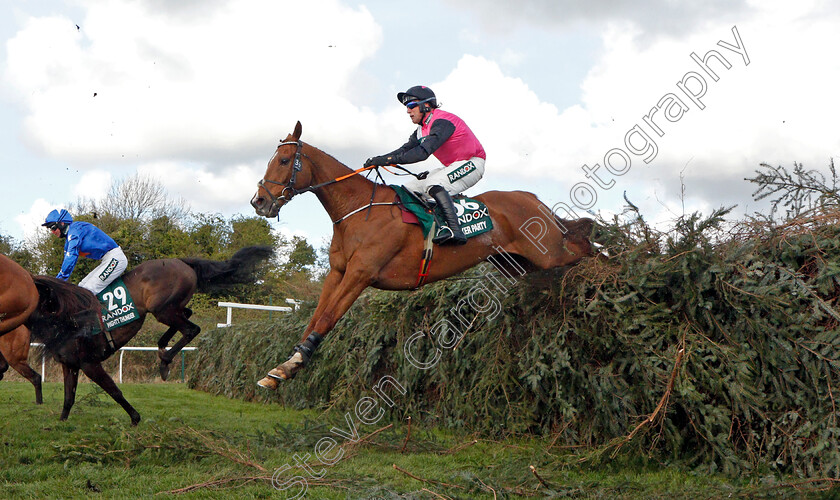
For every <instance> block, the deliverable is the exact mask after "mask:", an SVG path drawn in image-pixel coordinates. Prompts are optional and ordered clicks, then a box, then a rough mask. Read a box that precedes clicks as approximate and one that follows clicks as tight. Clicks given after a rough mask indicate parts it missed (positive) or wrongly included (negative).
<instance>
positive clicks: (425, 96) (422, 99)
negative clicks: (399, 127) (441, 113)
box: [397, 85, 438, 108]
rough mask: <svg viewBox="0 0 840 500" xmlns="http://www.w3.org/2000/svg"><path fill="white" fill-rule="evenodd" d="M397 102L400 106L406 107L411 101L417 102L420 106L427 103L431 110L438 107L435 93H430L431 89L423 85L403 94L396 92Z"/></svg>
mask: <svg viewBox="0 0 840 500" xmlns="http://www.w3.org/2000/svg"><path fill="white" fill-rule="evenodd" d="M397 100H398V101H400V104H402V105H406V104H408V103H409V102H411V101H419V103H421V104H425V103H428V105H429V107H431V108H437V107H438V104H437V98H436V97H435V93H434V92H432V89H430V88H429V87H426V86H425V85H415V86H414V87H411V88H410V89H408V90H406V91H405V92H398V93H397Z"/></svg>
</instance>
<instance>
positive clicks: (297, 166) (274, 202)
mask: <svg viewBox="0 0 840 500" xmlns="http://www.w3.org/2000/svg"><path fill="white" fill-rule="evenodd" d="M289 144H294V145H295V146H296V148H297V149H295V159H294V161H293V162H292V175H291V176H290V177H289V180H288V181H287V182H286V183H285V184H284V183H282V182H277V181H273V180H271V179H266V178H263V179H262V180H260V182H258V183H257V185H258V186H259V187H260V188H262V189H265V192H266V193H268V197H269V198H270V199H271V207H269V211H273V210H274V208H275V207H277V209H278V210H279V209H280V203H279V202H280V201H281V200H283V201H284V202H289V201H290V200H291V199H292V198H293V197H294V196H295V195H297V194H299V193H305V192H307V191H311V190H312V187H311V186H309V187H306V188H303V189H297V188H295V182H296V181H297V174H298V172H300V171H301V169H302V168H303V166H302V165H301V162H300V156H301V152H300V150H301V148H302V146H303V145H302V144H301V142H300V141H299V140H298V141H294V142H281V143H280V144H278V145H277V149H280V146H288V145H289ZM303 156H306V155H303ZM267 183H270V184H277V185H278V186H283V190H282V191H280V196H274V194H272V192H271V190H270V189H268V187H267V186H266V184H267ZM287 191H288V193H289V196H288V197H287V196H286V192H287Z"/></svg>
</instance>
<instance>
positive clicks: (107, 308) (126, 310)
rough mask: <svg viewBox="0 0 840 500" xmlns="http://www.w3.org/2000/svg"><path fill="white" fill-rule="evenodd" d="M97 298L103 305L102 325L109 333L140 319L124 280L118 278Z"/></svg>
mask: <svg viewBox="0 0 840 500" xmlns="http://www.w3.org/2000/svg"><path fill="white" fill-rule="evenodd" d="M96 298H97V299H99V302H101V303H102V323H103V324H104V325H105V329H106V330H108V331H110V330H113V329H114V328H117V327H120V326H123V325H127V324H129V323H131V322H132V321H136V320H138V319H140V315H139V314H137V308H136V307H135V305H134V300H133V299H132V298H131V294H130V293H129V292H128V287H126V286H125V282H123V279H122V278H117V280H116V281H114V282H113V283H111V284H110V285H108V287H107V288H105V289H104V290H102V291H101V292H99V295H97V296H96Z"/></svg>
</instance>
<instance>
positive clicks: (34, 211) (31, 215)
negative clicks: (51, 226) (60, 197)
mask: <svg viewBox="0 0 840 500" xmlns="http://www.w3.org/2000/svg"><path fill="white" fill-rule="evenodd" d="M61 208H65V207H63V206H61V205H54V204H52V203H50V202H48V201H47V200H45V199H43V198H38V199H37V200H35V201H34V202H33V203H32V206H31V207H30V208H29V212H27V213H23V214H20V215H18V216H17V217H15V221H16V222H17V223H18V225H19V226H20V228H21V232H22V234H23V239H24V241H31V240H32V239H33V238H34V237H35V235H36V234H38V232H39V231H44V229H43V228H42V227H41V224H43V223H44V219H46V217H47V214H48V213H50V211H52V210H56V209H61Z"/></svg>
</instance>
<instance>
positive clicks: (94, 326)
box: [27, 247, 274, 425]
mask: <svg viewBox="0 0 840 500" xmlns="http://www.w3.org/2000/svg"><path fill="white" fill-rule="evenodd" d="M273 253H274V251H273V249H271V248H270V247H247V248H243V249H241V250H239V251H238V252H236V253H235V254H234V255H233V257H231V258H230V259H229V260H226V261H213V260H206V259H158V260H150V261H147V262H144V263H142V264H140V265H139V266H137V267H136V268H134V269H132V270H131V271H129V272H127V273H125V274H124V275H123V276H122V279H123V281H124V283H125V286H126V288H128V292H129V294H130V295H131V297H132V299H134V304H135V307H136V311H137V314H138V316H139V319H137V320H136V321H133V322H131V323H128V324H125V325H123V326H120V327H116V328H114V329H113V330H111V331H110V332H109V334H110V337H111V340H112V341H113V343H111V342H110V341H109V340H108V339H107V338H106V335H105V334H103V333H101V315H100V311H101V305H100V304H99V301H98V300H97V299H96V297H95V296H94V295H93V294H92V293H91V292H90V291H88V290H85V289H84V288H81V287H78V286H76V285H72V284H69V283H66V282H64V281H61V280H57V279H55V278H51V277H47V276H36V277H35V278H34V280H35V286H36V287H37V290H38V293H39V294H40V297H41V298H40V301H39V303H38V307H37V309H36V310H35V311H34V312H33V313H32V315H31V316H30V319H29V321H28V322H27V325H28V326H29V328H30V329H31V330H32V335H33V337H35V338H36V339H38V340H41V341H42V342H43V343H44V344H45V345H46V349H47V350H48V351H49V352H50V353H51V354H52V355H53V357H54V358H55V359H56V360H57V361H58V362H59V363H61V365H62V368H63V370H64V408H63V410H62V412H61V420H66V419H67V417H68V415H69V414H70V409H71V408H72V407H73V403H74V401H75V398H76V385H77V384H78V381H79V370H80V369H81V370H82V371H83V372H84V373H85V375H87V376H88V377H89V378H90V379H91V380H92V381H93V382H95V383H96V384H97V385H99V386H100V387H101V388H102V389H103V390H104V391H105V392H107V393H108V394H109V395H110V396H111V397H112V398H113V399H114V401H116V402H117V403H119V405H120V406H122V407H123V409H124V410H125V411H126V412H127V413H128V415H129V417H130V418H131V425H137V423H138V422H139V421H140V414H139V413H138V412H137V410H135V409H134V408H133V407H132V406H131V405H130V404H129V403H128V401H126V399H125V398H124V397H123V395H122V392H121V391H120V390H119V388H118V387H117V384H115V383H114V380H113V379H112V378H111V377H110V375H108V373H106V372H105V370H104V369H103V368H102V362H103V361H105V360H106V359H108V358H109V357H110V356H111V355H112V354H113V353H114V352H116V351H117V350H118V349H119V348H121V347H122V346H124V345H126V344H127V343H128V341H130V340H131V339H132V338H133V337H134V336H135V335H136V334H137V332H139V331H140V327H142V326H143V322H144V320H145V318H146V314H152V315H153V316H154V317H155V319H157V320H158V321H159V322H160V323H163V324H164V325H167V326H169V329H168V330H167V331H166V332H165V333H164V334H163V335H162V336H161V338H160V340H159V341H158V357H159V358H160V361H161V377H162V378H163V379H164V380H166V376H167V374H168V373H169V363H171V362H172V359H173V358H174V357H175V355H176V354H178V352H179V351H180V350H181V348H183V347H184V346H185V345H187V343H188V342H189V341H190V340H192V339H193V338H194V337H195V336H196V335H198V333H199V332H200V331H201V328H200V327H199V326H198V325H196V324H195V323H193V322H191V321H190V320H189V317H190V316H191V315H192V311H191V310H190V309H189V308H188V307H187V303H188V302H189V301H190V299H191V298H192V296H193V293H195V292H196V291H197V290H198V291H207V290H212V289H214V288H215V287H220V286H225V285H232V284H236V283H249V282H253V280H254V278H253V276H254V271H255V268H256V265H257V264H259V263H260V262H262V261H264V260H266V259H268V258H269V257H270V256H271V255H272V254H273ZM179 331H180V332H181V338H180V339H179V340H178V342H177V343H175V345H174V346H172V348H170V349H169V350H167V349H166V347H167V345H168V344H169V341H170V340H171V339H172V337H173V336H174V335H175V333H176V332H179Z"/></svg>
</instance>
